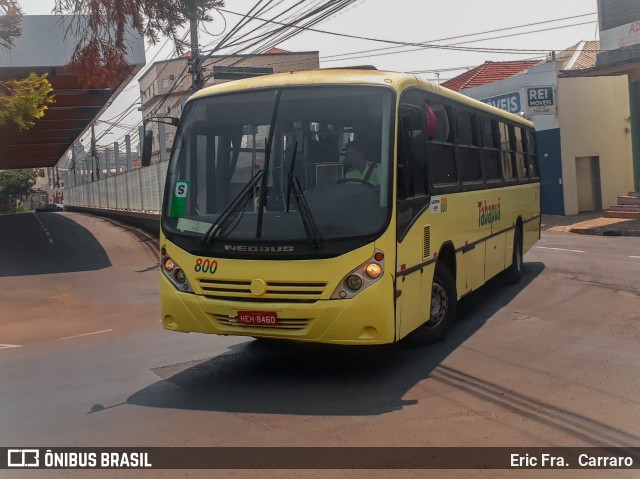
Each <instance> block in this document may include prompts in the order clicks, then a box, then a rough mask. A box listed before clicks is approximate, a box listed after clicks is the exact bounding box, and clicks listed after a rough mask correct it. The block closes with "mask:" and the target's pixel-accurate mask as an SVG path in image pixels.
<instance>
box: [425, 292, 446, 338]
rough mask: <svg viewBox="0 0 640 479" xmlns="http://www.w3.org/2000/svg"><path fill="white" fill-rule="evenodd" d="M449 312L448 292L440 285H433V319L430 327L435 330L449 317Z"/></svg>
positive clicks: (429, 323) (430, 319)
mask: <svg viewBox="0 0 640 479" xmlns="http://www.w3.org/2000/svg"><path fill="white" fill-rule="evenodd" d="M448 310H449V298H448V297H447V291H446V290H445V289H444V288H443V287H442V285H441V284H440V283H436V282H434V283H433V286H432V289H431V317H430V318H429V322H428V326H429V327H431V328H434V327H436V326H438V325H439V324H440V323H441V322H442V321H443V320H444V318H445V317H446V316H447V311H448Z"/></svg>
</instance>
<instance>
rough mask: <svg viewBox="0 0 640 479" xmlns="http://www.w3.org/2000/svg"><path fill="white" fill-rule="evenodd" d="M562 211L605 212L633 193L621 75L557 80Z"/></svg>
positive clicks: (627, 112) (624, 79)
mask: <svg viewBox="0 0 640 479" xmlns="http://www.w3.org/2000/svg"><path fill="white" fill-rule="evenodd" d="M558 111H559V112H560V114H559V115H558V118H559V120H560V132H561V145H562V146H561V149H562V177H563V182H564V209H565V214H567V215H572V214H577V213H578V212H582V211H597V210H606V209H609V208H611V207H612V206H613V205H616V204H617V203H618V196H621V195H626V194H627V192H629V191H633V187H634V185H633V149H632V142H631V129H630V127H631V124H630V121H631V113H630V108H629V83H628V79H627V77H626V75H625V76H617V77H613V76H612V77H593V78H562V77H560V78H558Z"/></svg>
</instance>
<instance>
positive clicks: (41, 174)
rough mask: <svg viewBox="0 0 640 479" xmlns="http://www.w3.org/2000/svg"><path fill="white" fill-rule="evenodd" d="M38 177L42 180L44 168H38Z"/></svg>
mask: <svg viewBox="0 0 640 479" xmlns="http://www.w3.org/2000/svg"><path fill="white" fill-rule="evenodd" d="M38 176H39V177H40V178H44V177H45V171H44V168H40V169H39V170H38Z"/></svg>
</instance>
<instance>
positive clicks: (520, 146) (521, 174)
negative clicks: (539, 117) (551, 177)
mask: <svg viewBox="0 0 640 479" xmlns="http://www.w3.org/2000/svg"><path fill="white" fill-rule="evenodd" d="M513 131H514V134H515V150H516V168H517V171H518V179H520V180H526V179H527V176H528V175H527V164H526V161H525V154H524V142H523V141H522V128H519V127H517V126H516V127H514V128H513Z"/></svg>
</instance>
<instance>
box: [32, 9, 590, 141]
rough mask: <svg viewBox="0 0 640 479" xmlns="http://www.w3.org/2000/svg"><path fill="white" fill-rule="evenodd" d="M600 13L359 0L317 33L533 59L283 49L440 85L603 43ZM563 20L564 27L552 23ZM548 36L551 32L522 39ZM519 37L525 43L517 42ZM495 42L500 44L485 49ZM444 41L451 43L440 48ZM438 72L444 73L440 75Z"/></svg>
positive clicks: (354, 43)
mask: <svg viewBox="0 0 640 479" xmlns="http://www.w3.org/2000/svg"><path fill="white" fill-rule="evenodd" d="M225 3H226V4H225V10H228V11H231V12H236V13H246V12H247V11H249V9H250V8H251V7H252V6H253V5H254V4H255V0H226V2H225ZM294 3H295V2H294V1H293V0H283V5H287V4H288V5H293V4H294ZM308 3H312V0H309V2H308ZM20 4H21V6H22V9H23V11H24V13H25V14H27V15H48V14H51V10H52V8H53V5H54V1H53V0H20ZM596 12H597V0H562V1H559V0H536V2H531V1H526V2H525V1H522V0H511V1H505V0H482V1H476V0H445V1H439V2H434V1H429V0H426V1H425V0H395V1H389V0H356V1H355V2H354V3H353V4H352V5H350V6H349V7H347V8H346V9H344V10H342V11H341V12H339V13H338V14H336V15H334V16H332V17H330V18H328V19H326V20H324V21H323V22H321V23H319V24H318V25H316V26H315V28H317V29H321V30H325V31H329V32H335V33H341V34H347V35H352V36H360V37H367V38H372V39H378V40H390V41H396V42H433V43H439V44H454V43H455V44H458V43H459V42H463V41H467V42H469V41H470V40H472V42H471V43H463V44H459V45H457V46H459V47H461V46H464V47H472V48H475V49H481V48H488V49H510V50H527V52H525V53H522V54H518V53H517V52H510V53H508V54H504V53H495V52H487V51H460V50H451V49H436V48H429V49H424V48H422V49H416V48H412V50H413V51H409V52H400V51H398V49H397V48H396V49H391V50H386V51H378V52H370V53H369V55H370V54H372V53H378V55H376V56H366V55H367V54H366V53H358V54H355V55H350V56H344V54H346V53H353V52H362V51H364V50H371V49H380V48H388V47H390V46H393V45H391V44H389V43H384V42H381V41H372V40H359V39H355V38H346V37H340V36H335V35H330V34H326V33H315V32H303V33H300V34H298V35H296V36H295V37H293V38H291V39H289V40H287V41H286V42H284V43H281V44H279V45H278V47H279V48H282V49H285V50H290V51H319V53H320V66H321V67H337V66H348V65H363V64H366V65H374V66H376V67H377V68H378V69H380V70H393V71H403V72H419V73H417V74H418V76H420V77H422V78H425V79H428V80H432V81H434V82H436V81H438V80H440V81H444V80H446V79H448V78H452V77H454V76H457V75H459V74H461V73H463V72H464V71H465V70H466V69H468V68H471V67H474V66H477V65H480V64H482V63H484V62H485V61H488V60H491V61H505V60H518V59H531V58H534V57H539V58H542V57H544V55H545V52H550V51H552V50H555V51H560V50H564V49H566V48H568V47H570V46H572V45H574V44H576V43H578V42H579V41H581V40H597V39H598V31H597V15H596ZM587 14H590V15H587ZM579 15H582V16H579ZM578 16H579V17H578ZM223 17H224V18H223ZM568 17H576V18H568ZM239 19H240V17H239V16H237V15H233V14H230V13H223V14H215V15H214V20H213V22H211V23H209V24H207V25H204V26H203V28H202V31H201V37H200V44H201V45H208V44H211V45H215V42H216V39H217V38H219V37H216V36H215V35H216V34H218V35H219V34H221V33H223V32H224V31H225V29H226V30H228V29H229V28H231V26H233V25H234V24H235V23H236V22H237V21H238V20H239ZM557 19H564V20H559V21H555V22H550V21H551V20H557ZM537 22H547V23H541V24H538V25H532V26H529V27H521V28H516V29H512V30H503V31H498V32H492V33H486V34H483V35H478V36H474V37H465V38H457V39H451V37H458V36H462V35H469V34H474V33H480V32H489V31H492V30H499V29H506V28H510V27H518V26H521V25H526V24H533V23H537ZM558 27H560V28H558ZM543 29H545V30H546V31H541V32H537V33H529V34H521V33H524V32H530V31H533V30H543ZM205 30H206V31H205ZM206 32H208V33H206ZM516 33H520V34H521V35H514V34H516ZM209 34H211V35H209ZM489 37H491V38H492V39H486V40H482V41H479V40H480V39H483V38H489ZM495 37H497V38H495ZM441 39H450V40H444V41H439V40H441ZM170 43H171V42H167V44H165V46H164V48H161V46H162V45H163V44H164V41H161V42H160V43H159V44H158V45H156V46H147V50H146V57H147V62H150V61H151V60H153V58H154V56H155V61H158V60H163V59H166V58H169V57H170V55H171V45H170ZM404 49H405V50H406V49H408V48H404ZM390 52H391V53H392V54H385V55H379V53H390ZM337 55H343V56H337ZM453 69H455V70H453ZM433 70H438V71H437V72H434V71H433ZM136 84H137V82H136V81H135V80H134V82H132V83H131V84H130V85H129V86H128V87H127V88H126V89H125V90H126V91H127V92H126V93H125V94H124V95H121V97H120V98H117V99H116V100H115V101H114V102H113V105H112V106H111V107H110V108H109V109H108V110H107V111H105V112H104V113H103V118H105V119H109V118H113V117H115V116H116V115H117V114H118V113H119V112H120V111H122V110H123V109H124V108H126V106H128V105H130V104H131V103H133V102H135V101H136V97H137V95H138V94H139V91H138V88H137V87H136ZM139 116H140V113H139V112H134V114H133V115H132V116H130V117H127V118H126V119H125V123H127V124H134V123H136V122H137V121H138V120H139ZM121 134H122V133H121V132H119V131H117V130H114V131H113V133H112V134H111V135H106V136H104V137H103V138H102V139H101V140H100V142H99V144H103V145H106V144H107V143H109V142H111V141H114V140H115V139H117V137H119V136H120V135H121Z"/></svg>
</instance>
